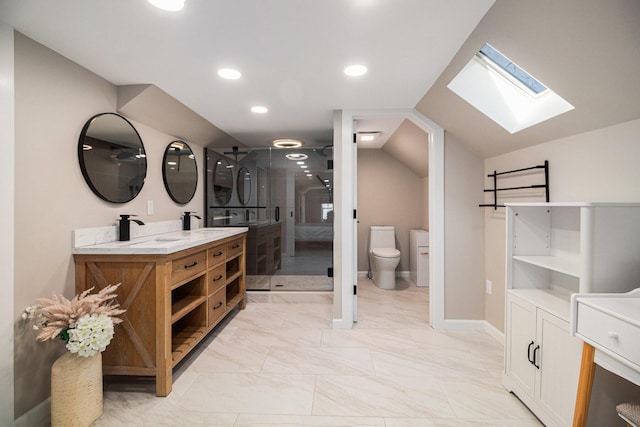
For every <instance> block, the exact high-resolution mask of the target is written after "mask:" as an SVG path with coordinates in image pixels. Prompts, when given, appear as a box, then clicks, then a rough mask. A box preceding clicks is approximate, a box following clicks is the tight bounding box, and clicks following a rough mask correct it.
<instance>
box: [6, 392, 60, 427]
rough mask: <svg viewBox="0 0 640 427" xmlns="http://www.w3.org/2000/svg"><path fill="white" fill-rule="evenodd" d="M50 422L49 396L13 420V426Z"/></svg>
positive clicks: (41, 424) (29, 425)
mask: <svg viewBox="0 0 640 427" xmlns="http://www.w3.org/2000/svg"><path fill="white" fill-rule="evenodd" d="M50 424H51V398H47V399H46V400H44V401H42V402H41V403H40V404H39V405H38V406H36V407H34V408H32V409H31V410H30V411H29V412H27V413H26V414H23V415H22V416H21V417H19V418H18V419H16V420H15V422H14V424H13V425H14V427H31V426H48V425H50Z"/></svg>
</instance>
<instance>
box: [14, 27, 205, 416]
mask: <svg viewBox="0 0 640 427" xmlns="http://www.w3.org/2000/svg"><path fill="white" fill-rule="evenodd" d="M116 95H117V90H116V87H115V86H114V85H113V84H111V83H110V82H108V81H106V80H104V79H102V78H101V77H99V76H97V75H95V74H93V73H91V72H89V71H87V70H86V69H84V68H82V67H80V66H79V65H77V64H75V63H73V62H71V61H69V60H67V59H65V58H63V57H62V56H60V55H58V54H57V53H55V52H53V51H51V50H49V49H47V48H45V47H44V46H42V45H40V44H38V43H36V42H34V41H33V40H30V39H28V38H27V37H25V36H23V35H21V34H19V33H15V97H16V104H15V139H16V153H15V154H16V159H15V165H16V168H15V192H16V193H15V240H16V244H15V287H14V298H13V303H14V304H13V306H12V307H11V310H10V312H12V315H13V317H12V318H13V319H14V321H15V337H16V339H15V350H14V351H15V353H14V354H15V384H14V390H15V416H16V417H20V416H21V415H22V414H23V413H25V412H27V411H29V410H30V409H31V408H33V407H34V406H35V405H38V404H39V403H40V402H42V401H43V400H45V399H46V398H47V397H48V396H49V381H50V380H49V377H50V367H51V364H52V363H53V361H54V360H55V358H56V357H57V355H58V354H60V353H61V352H64V351H65V350H64V346H63V345H62V343H61V342H57V341H55V342H54V341H51V342H46V343H42V342H36V341H35V337H34V335H33V331H30V330H29V329H28V328H27V327H26V325H25V324H24V323H22V322H20V321H19V317H20V314H21V312H22V310H23V309H24V307H26V306H27V305H29V304H32V303H33V301H34V300H35V299H36V298H38V297H42V296H50V295H51V293H52V292H54V291H55V292H56V293H60V294H63V295H65V296H66V297H69V298H70V297H72V296H73V295H74V294H75V277H74V265H73V257H72V255H71V232H72V230H73V229H76V228H85V227H96V226H106V225H113V224H114V223H115V220H116V219H117V217H118V215H119V214H122V213H129V214H138V215H140V217H141V219H142V220H143V221H145V222H156V221H165V220H177V219H179V218H180V216H181V213H182V212H183V211H186V210H189V211H196V212H200V213H202V211H201V210H202V206H203V205H202V200H203V192H204V184H203V182H202V178H201V177H202V172H203V171H204V159H203V147H202V146H199V145H198V144H195V143H193V142H190V141H186V142H188V143H189V145H190V146H191V148H192V149H193V151H194V153H195V156H196V161H197V163H198V167H199V171H200V177H199V179H200V181H199V183H198V189H197V191H196V194H195V196H194V198H193V200H192V201H191V202H190V203H189V204H187V205H178V204H176V203H175V202H173V201H172V200H171V198H170V197H169V195H168V194H167V192H166V190H165V187H164V183H163V180H162V158H163V153H164V150H165V148H166V146H167V145H168V144H169V143H170V142H171V141H172V140H174V139H175V138H174V137H172V136H171V135H167V134H164V133H162V132H159V131H156V130H154V129H152V128H150V127H148V126H145V125H142V124H140V123H136V122H134V121H132V123H133V125H134V126H135V127H136V129H137V130H138V132H139V133H140V136H141V138H142V140H143V143H144V145H145V150H146V154H147V161H148V170H147V177H146V180H145V184H144V186H143V188H142V191H141V193H140V194H139V195H138V197H137V198H136V199H134V200H133V201H131V202H129V203H126V204H120V205H115V204H110V203H107V202H104V201H102V200H101V199H99V198H98V197H97V196H95V195H94V194H93V192H92V191H91V190H90V188H89V187H88V185H87V184H86V183H85V182H84V179H83V177H82V173H81V171H80V167H79V165H78V158H77V143H78V138H79V135H80V131H81V129H82V126H83V125H84V123H85V122H86V120H87V119H89V118H90V117H92V116H93V115H94V114H97V113H101V112H113V111H115V109H116V100H117V99H116V98H117V96H116ZM3 172H4V171H3ZM3 187H4V186H3ZM3 199H4V198H3ZM148 200H153V201H154V204H155V214H154V215H153V216H148V215H146V205H147V201H148ZM133 227H137V225H133ZM3 299H4V295H3ZM3 312H4V311H3ZM3 339H4V338H3Z"/></svg>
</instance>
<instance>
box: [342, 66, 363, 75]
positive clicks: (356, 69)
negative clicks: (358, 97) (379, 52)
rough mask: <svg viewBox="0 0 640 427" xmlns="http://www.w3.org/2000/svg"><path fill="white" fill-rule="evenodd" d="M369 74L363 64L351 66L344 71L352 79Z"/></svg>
mask: <svg viewBox="0 0 640 427" xmlns="http://www.w3.org/2000/svg"><path fill="white" fill-rule="evenodd" d="M366 72H367V67H365V66H364V65H361V64H354V65H349V66H348V67H347V68H345V69H344V73H345V74H346V75H347V76H350V77H359V76H362V75H364V74H365V73H366Z"/></svg>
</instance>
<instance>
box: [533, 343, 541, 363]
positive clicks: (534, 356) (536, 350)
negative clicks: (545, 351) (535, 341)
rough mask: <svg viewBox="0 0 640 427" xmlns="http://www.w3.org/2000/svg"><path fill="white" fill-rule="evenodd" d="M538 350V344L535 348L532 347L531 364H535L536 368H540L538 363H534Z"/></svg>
mask: <svg viewBox="0 0 640 427" xmlns="http://www.w3.org/2000/svg"><path fill="white" fill-rule="evenodd" d="M538 350H540V346H539V345H537V346H536V348H534V349H533V362H532V363H533V366H535V367H536V368H537V369H540V365H536V355H537V354H536V353H537V352H538Z"/></svg>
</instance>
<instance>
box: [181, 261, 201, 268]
mask: <svg viewBox="0 0 640 427" xmlns="http://www.w3.org/2000/svg"><path fill="white" fill-rule="evenodd" d="M196 265H198V261H193V264H189V265H185V266H184V269H185V270H188V269H190V268H193V267H195V266H196Z"/></svg>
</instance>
